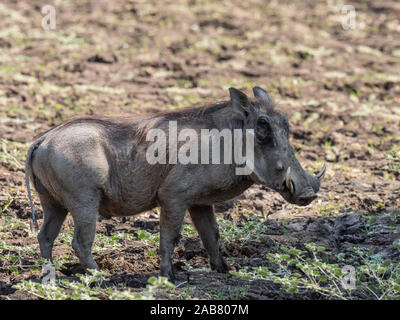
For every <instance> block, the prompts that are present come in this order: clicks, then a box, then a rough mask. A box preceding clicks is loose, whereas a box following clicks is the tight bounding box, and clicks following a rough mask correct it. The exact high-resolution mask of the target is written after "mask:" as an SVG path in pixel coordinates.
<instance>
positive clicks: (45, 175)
mask: <svg viewBox="0 0 400 320" xmlns="http://www.w3.org/2000/svg"><path fill="white" fill-rule="evenodd" d="M229 92H230V101H226V102H222V103H218V104H215V105H210V106H205V107H199V108H188V109H181V110H177V111H172V112H166V113H161V114H155V115H149V116H142V117H127V118H122V117H86V118H77V119H73V120H70V121H67V122H65V123H63V124H61V125H59V126H57V127H55V128H53V129H51V130H49V131H47V132H45V133H44V134H42V135H41V136H39V137H38V138H37V140H36V141H35V142H34V143H33V144H32V146H31V147H30V149H29V151H28V155H27V159H26V185H27V188H28V196H29V201H30V205H31V207H32V222H33V223H34V224H35V225H36V226H37V223H36V218H35V213H34V209H33V205H32V199H31V194H30V186H29V181H30V180H31V181H32V182H33V184H34V187H35V189H36V191H37V192H38V194H39V197H40V202H41V204H42V207H43V213H44V222H43V225H42V228H41V230H40V232H39V234H38V240H39V244H40V252H41V255H42V257H43V258H46V259H52V247H53V243H54V240H55V238H56V237H57V235H58V233H59V231H60V228H61V226H62V223H63V221H64V219H65V217H66V215H67V212H70V213H71V216H72V218H73V220H74V225H75V231H74V237H73V240H72V247H73V249H74V251H75V253H76V255H77V256H78V257H79V259H80V262H81V264H82V266H83V267H85V268H98V267H97V264H96V262H95V261H94V259H93V257H92V252H91V248H92V244H93V240H94V237H95V230H96V219H97V217H98V214H100V215H102V216H104V217H111V216H114V217H121V216H130V215H136V214H139V213H141V212H143V211H147V210H151V209H153V208H155V207H157V206H159V207H161V213H160V254H161V267H160V269H161V270H160V273H161V275H162V276H166V277H168V278H169V279H170V280H171V281H174V280H175V277H174V273H173V267H172V262H171V257H172V254H173V250H174V247H175V244H176V243H177V241H178V240H179V237H180V231H181V227H182V224H183V220H184V216H185V213H186V211H187V210H188V211H189V213H190V216H191V219H192V221H193V224H194V226H195V227H196V229H197V231H198V233H199V235H200V238H201V240H202V242H203V245H204V247H205V249H206V251H207V253H208V256H209V261H210V265H211V268H212V269H213V270H216V271H218V272H226V271H227V270H228V269H229V268H228V266H227V264H226V263H225V261H224V259H223V257H222V256H221V254H220V251H219V244H218V241H219V240H218V238H219V235H218V225H217V223H216V220H215V216H214V210H213V205H214V204H215V203H217V202H221V201H226V200H229V199H232V198H234V197H236V196H238V195H240V194H241V193H242V192H243V191H245V190H246V189H247V188H249V187H250V186H251V185H252V184H254V183H259V184H260V183H261V184H263V185H265V186H267V187H269V188H271V189H273V190H275V191H277V192H279V193H280V194H281V195H282V196H283V198H284V199H286V200H287V201H288V202H290V203H294V204H297V205H301V206H304V205H307V204H309V203H310V202H311V201H313V200H314V199H315V198H316V197H317V195H316V193H317V192H318V190H319V187H320V180H321V179H322V176H323V175H324V172H325V166H324V168H323V169H322V170H321V172H320V173H319V174H317V175H315V176H314V175H310V174H308V173H306V172H305V171H304V170H303V168H302V167H301V165H300V163H299V162H298V161H297V159H296V157H295V155H294V152H293V149H292V147H291V145H290V143H289V139H288V138H289V124H288V120H287V118H286V116H285V115H283V114H281V113H279V112H278V111H276V110H275V109H274V105H273V102H272V100H271V98H270V97H269V95H268V93H267V92H266V91H264V90H263V89H261V88H259V87H255V88H254V89H253V92H254V96H255V97H254V98H248V97H247V96H246V94H244V93H243V92H241V91H239V90H236V89H234V88H230V89H229ZM169 121H176V123H177V127H178V130H180V129H183V128H191V129H195V130H197V131H200V129H217V130H220V131H221V130H223V129H228V130H234V129H243V130H248V129H252V130H254V131H252V132H253V133H254V134H253V137H254V163H253V170H252V171H251V172H250V173H249V174H247V175H237V174H236V171H235V169H236V167H237V163H235V162H233V163H230V164H225V163H221V164H215V163H214V164H213V163H211V162H210V164H186V165H185V164H181V163H175V164H174V163H172V164H171V163H166V164H161V163H156V164H149V162H148V161H147V159H146V150H147V149H148V147H149V145H150V142H149V141H147V140H148V139H146V137H147V134H148V133H149V132H150V130H151V129H162V130H164V131H165V132H167V135H168V130H167V128H168V123H169ZM167 141H168V140H167ZM243 143H246V141H244V142H243ZM166 152H167V153H168V149H167V151H166ZM210 156H211V155H210ZM221 162H222V161H221Z"/></svg>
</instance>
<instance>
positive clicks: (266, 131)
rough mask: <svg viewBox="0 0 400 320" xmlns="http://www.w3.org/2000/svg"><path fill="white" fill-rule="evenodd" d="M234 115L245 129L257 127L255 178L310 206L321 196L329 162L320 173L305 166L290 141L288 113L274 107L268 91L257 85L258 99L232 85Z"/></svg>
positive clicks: (285, 195) (253, 177)
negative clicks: (311, 171)
mask: <svg viewBox="0 0 400 320" xmlns="http://www.w3.org/2000/svg"><path fill="white" fill-rule="evenodd" d="M229 92H230V96H231V105H232V108H233V117H234V119H236V120H239V121H240V122H241V123H242V124H243V129H244V130H246V129H254V160H253V161H254V163H253V167H254V168H252V169H253V172H252V174H251V178H252V179H253V181H254V182H256V183H262V184H264V185H266V186H267V187H269V188H271V189H273V190H275V191H277V192H279V193H280V194H281V195H282V196H283V198H284V199H285V200H286V201H288V202H290V203H294V204H297V205H300V206H306V205H308V204H309V203H311V202H312V201H313V200H314V199H315V198H317V192H318V190H319V187H320V183H321V180H322V178H323V176H324V174H325V169H326V166H325V165H324V167H323V169H322V170H321V171H320V173H318V174H317V175H311V174H309V173H307V172H305V171H304V170H303V168H302V167H301V165H300V163H299V161H298V160H297V159H296V156H295V154H294V152H293V149H292V146H291V145H290V143H289V123H288V120H287V118H286V116H285V115H284V114H282V113H279V112H277V111H275V110H274V108H273V101H272V99H271V98H270V96H269V95H268V93H267V92H266V91H264V90H263V89H261V88H259V87H255V88H253V92H254V96H255V99H248V97H247V96H246V95H245V94H244V93H243V92H241V91H239V90H237V89H234V88H230V89H229Z"/></svg>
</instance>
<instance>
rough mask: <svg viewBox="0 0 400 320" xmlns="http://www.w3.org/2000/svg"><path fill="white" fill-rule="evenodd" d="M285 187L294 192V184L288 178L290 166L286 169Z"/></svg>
mask: <svg viewBox="0 0 400 320" xmlns="http://www.w3.org/2000/svg"><path fill="white" fill-rule="evenodd" d="M285 183H286V187H287V188H288V189H289V191H290V193H291V194H293V193H294V186H293V182H292V179H291V178H290V167H288V168H287V170H286V178H285Z"/></svg>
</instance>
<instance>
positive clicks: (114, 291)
mask: <svg viewBox="0 0 400 320" xmlns="http://www.w3.org/2000/svg"><path fill="white" fill-rule="evenodd" d="M106 276H107V272H105V271H98V270H88V273H87V274H77V277H78V281H69V280H67V279H62V280H58V279H56V280H55V281H53V282H48V283H44V284H43V283H40V282H33V281H31V280H29V281H26V280H23V281H21V282H19V283H17V284H16V285H14V286H13V288H14V289H17V290H23V291H25V292H26V293H28V294H30V295H32V296H35V297H38V298H41V299H45V300H99V299H110V300H143V299H146V300H147V299H156V297H155V296H156V295H159V294H163V293H164V294H165V293H168V292H169V291H171V290H173V289H174V288H175V285H174V284H172V283H170V282H169V281H168V280H167V278H164V277H158V278H157V277H150V278H149V280H148V285H147V287H146V289H145V290H144V291H142V292H132V291H131V290H129V289H127V288H125V287H124V288H117V287H116V286H114V285H111V284H109V283H107V282H108V281H109V279H108V278H107V277H106Z"/></svg>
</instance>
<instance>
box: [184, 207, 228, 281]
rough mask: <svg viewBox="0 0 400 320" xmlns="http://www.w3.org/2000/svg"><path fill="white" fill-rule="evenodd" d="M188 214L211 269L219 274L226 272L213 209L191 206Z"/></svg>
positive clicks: (226, 267)
mask: <svg viewBox="0 0 400 320" xmlns="http://www.w3.org/2000/svg"><path fill="white" fill-rule="evenodd" d="M189 212H190V216H191V217H192V221H193V223H194V226H195V227H196V229H197V231H198V233H199V235H200V238H201V241H202V242H203V245H204V247H205V249H206V250H207V253H208V257H209V259H210V266H211V269H212V270H216V271H218V272H221V273H223V272H227V271H228V269H229V268H228V266H227V264H226V263H225V261H224V259H223V258H222V256H221V253H220V251H219V243H218V240H219V232H218V224H217V221H216V220H215V215H214V208H213V207H212V206H193V207H191V208H189Z"/></svg>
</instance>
